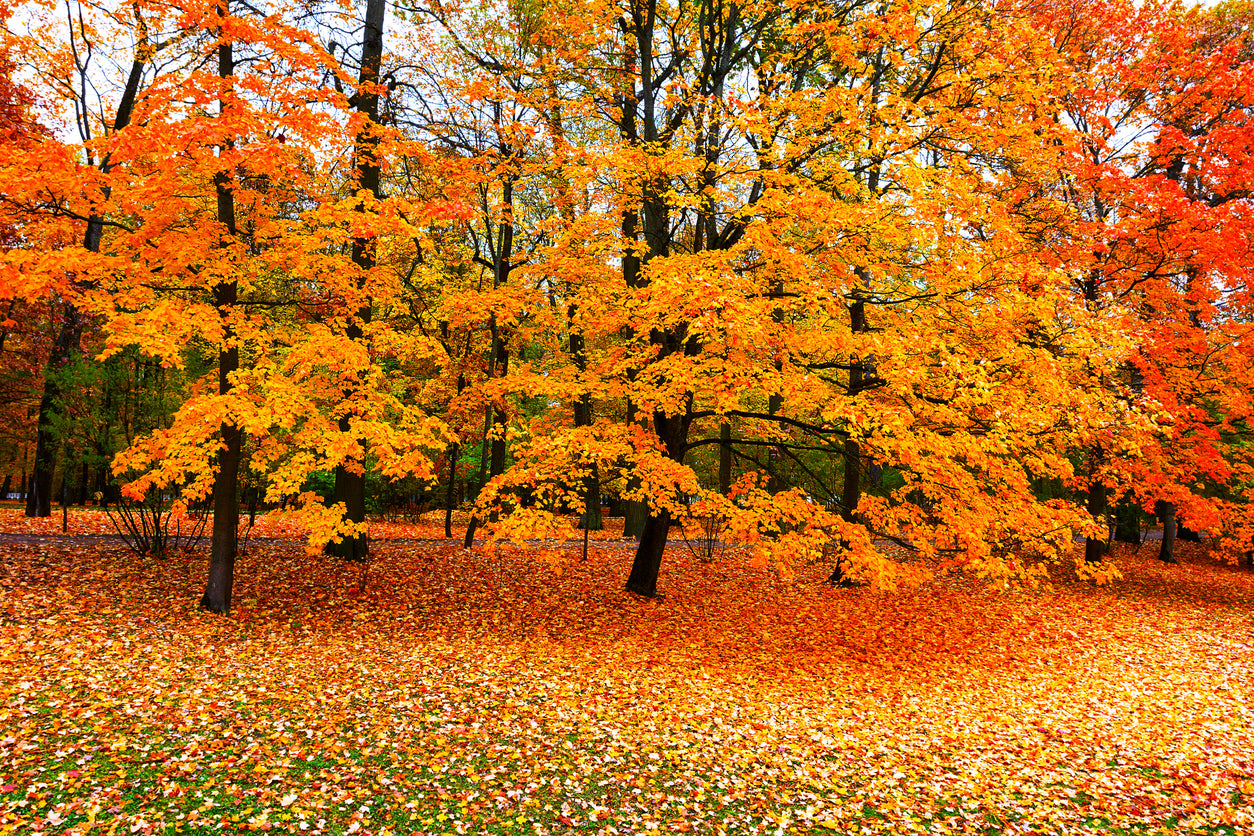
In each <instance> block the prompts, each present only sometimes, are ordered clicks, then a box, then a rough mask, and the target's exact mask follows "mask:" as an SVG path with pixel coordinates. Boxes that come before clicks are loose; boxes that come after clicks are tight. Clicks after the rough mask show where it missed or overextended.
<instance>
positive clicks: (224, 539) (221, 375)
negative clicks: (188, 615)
mask: <svg viewBox="0 0 1254 836" xmlns="http://www.w3.org/2000/svg"><path fill="white" fill-rule="evenodd" d="M227 2H228V0H224V2H223V7H222V11H223V14H224V15H225V14H227V13H229V7H228V5H227ZM234 74H235V58H234V55H233V50H232V45H231V42H230V41H223V42H222V43H221V44H219V45H218V75H219V77H220V78H230V77H231V76H233V75H234ZM219 107H220V110H219V113H221V105H219ZM213 183H214V190H215V191H216V193H217V204H218V223H220V224H222V225H223V226H224V227H225V232H226V234H225V237H226V238H234V237H235V236H236V235H237V234H238V230H237V228H236V224H235V192H234V191H233V187H232V177H231V176H230V175H229V174H228V173H227V172H225V171H219V172H218V173H217V174H216V175H214V178H213ZM223 245H224V246H225V245H226V241H224V242H223ZM238 293H239V287H238V285H237V284H236V283H235V282H234V281H224V282H219V283H218V284H217V285H215V286H214V288H213V305H214V308H216V309H217V312H218V316H220V317H222V318H223V319H224V320H226V325H225V327H224V329H223V347H222V348H221V349H220V350H219V351H218V394H220V395H226V394H228V393H229V392H230V391H231V389H232V386H233V384H232V382H231V375H232V374H233V373H234V372H236V371H237V370H238V369H239V348H238V347H237V346H236V345H234V344H233V342H232V339H233V337H234V329H233V328H232V327H231V325H230V320H229V317H230V316H231V314H232V309H233V308H234V307H235V303H236V302H237V301H238ZM219 432H220V433H221V435H222V449H221V450H220V451H219V452H218V472H217V474H216V476H215V477H214V482H213V538H212V541H211V543H210V547H209V579H208V581H207V582H206V583H205V594H204V595H203V596H201V599H200V606H201V607H203V608H204V609H206V610H209V611H210V612H215V613H220V614H222V615H226V614H227V613H229V612H230V611H231V588H232V587H233V586H234V584H235V550H236V538H237V534H238V527H239V465H240V457H241V454H242V451H243V447H244V443H243V441H244V439H243V433H242V432H241V431H240V429H239V427H237V426H235V425H234V424H233V423H231V422H230V421H229V420H228V421H223V422H222V425H221V427H220V428H219Z"/></svg>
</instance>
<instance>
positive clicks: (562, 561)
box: [0, 540, 1254, 836]
mask: <svg viewBox="0 0 1254 836" xmlns="http://www.w3.org/2000/svg"><path fill="white" fill-rule="evenodd" d="M4 549H5V550H4V554H3V574H2V575H0V591H2V593H3V598H2V600H0V621H2V622H3V623H0V663H2V666H0V729H2V731H0V831H2V832H20V833H32V834H34V833H87V832H99V833H180V832H181V833H202V832H203V833H219V832H220V833H243V832H254V831H259V830H260V831H267V830H278V831H280V832H301V833H361V834H392V833H541V834H544V833H566V832H579V833H603V834H626V833H633V834H636V833H654V832H657V833H662V832H694V833H713V834H721V833H728V834H730V833H780V834H783V833H980V834H984V833H990V834H992V833H1007V834H1009V833H1025V834H1026V833H1068V834H1069V833H1181V832H1195V833H1214V834H1219V833H1224V834H1232V835H1233V836H1235V834H1238V833H1242V832H1249V830H1250V828H1252V827H1254V806H1252V805H1254V762H1252V761H1254V755H1251V753H1252V752H1254V745H1252V744H1254V740H1251V731H1250V719H1251V701H1250V700H1251V683H1252V681H1254V680H1252V679H1251V668H1252V665H1254V662H1252V657H1251V649H1252V646H1254V629H1252V628H1254V621H1252V620H1251V611H1252V608H1251V604H1252V603H1254V577H1252V576H1251V575H1250V574H1249V573H1248V572H1247V571H1243V570H1237V569H1234V568H1232V567H1226V566H1219V565H1213V564H1211V563H1208V562H1207V561H1205V560H1204V559H1202V558H1201V557H1198V559H1196V560H1193V561H1192V562H1186V563H1184V564H1182V565H1180V566H1175V567H1168V566H1163V565H1160V564H1158V563H1157V562H1155V561H1153V560H1151V559H1150V558H1149V557H1148V556H1146V555H1145V554H1141V555H1137V554H1134V553H1132V552H1130V551H1120V552H1117V554H1116V555H1115V557H1114V558H1113V559H1114V560H1115V561H1116V563H1117V564H1118V567H1119V570H1120V572H1122V573H1123V576H1124V577H1123V579H1122V580H1119V581H1117V582H1115V583H1113V584H1111V585H1109V586H1106V587H1095V586H1093V585H1091V584H1088V583H1082V582H1069V583H1067V582H1057V583H1055V584H1054V585H1053V586H1051V587H1046V588H1042V589H1034V590H1018V591H1009V592H1006V591H993V590H990V589H988V588H987V587H986V586H984V585H981V584H979V583H977V582H975V581H971V580H966V579H962V578H950V579H947V580H944V581H937V582H935V583H932V584H930V585H928V586H925V587H922V588H918V589H914V590H908V591H904V592H898V593H883V592H876V591H872V590H868V589H852V590H844V589H834V588H832V587H829V586H827V585H826V584H824V583H822V582H821V581H822V578H823V577H825V571H824V570H823V568H822V567H813V568H812V569H808V570H802V571H799V572H798V573H797V574H796V576H795V577H794V578H792V579H790V580H787V581H785V580H782V579H780V578H778V577H776V576H773V575H771V574H769V573H767V572H764V571H760V570H756V569H753V568H751V567H750V566H749V564H748V561H747V558H746V557H745V556H744V555H741V554H734V553H733V554H731V555H730V556H729V557H728V558H727V559H726V560H725V561H723V562H721V563H717V564H702V563H699V562H696V561H694V560H692V559H690V558H688V557H687V556H686V555H684V554H683V553H682V552H681V551H680V550H673V551H672V552H670V553H669V554H668V559H667V563H666V565H665V566H664V569H663V575H662V579H661V582H660V584H659V588H661V589H663V590H664V591H665V593H666V594H665V597H664V598H662V599H654V600H644V599H638V598H635V597H632V596H630V595H628V594H627V593H624V592H622V591H621V584H622V579H623V577H625V575H626V570H627V568H628V565H629V562H630V550H629V549H627V548H625V547H623V546H615V545H613V544H607V543H600V544H597V545H595V546H594V547H593V548H592V549H591V551H590V555H589V559H588V560H587V561H581V560H580V559H579V554H580V552H579V550H578V549H576V548H571V547H569V546H568V547H565V548H552V549H540V548H520V549H501V550H498V551H495V552H491V553H488V552H485V551H483V550H471V551H463V550H461V549H459V548H456V547H454V546H453V545H450V544H445V543H434V542H416V541H405V540H393V541H379V542H377V543H376V544H375V548H374V559H373V560H372V562H371V563H370V565H369V567H368V569H367V570H366V571H365V572H364V573H363V571H362V569H361V568H360V567H359V566H356V565H346V564H343V563H339V562H336V561H333V560H330V559H328V558H321V557H312V558H311V557H308V556H306V555H305V554H304V550H303V547H302V545H301V544H300V543H299V542H297V541H295V540H286V541H285V540H273V541H258V542H256V543H255V544H253V545H252V546H250V549H249V553H248V554H247V555H246V556H243V557H242V558H241V559H240V563H239V566H238V568H237V582H236V588H235V609H234V612H233V615H232V616H231V617H230V618H229V619H224V618H221V617H217V616H213V615H209V614H205V613H202V612H199V611H198V610H197V609H196V606H195V605H196V600H197V596H196V592H197V591H198V588H199V584H200V583H201V582H202V578H203V575H204V556H203V555H192V556H186V557H172V558H169V559H166V560H164V561H161V560H143V559H139V558H136V557H134V556H133V555H131V554H129V553H127V552H125V551H124V550H122V549H114V548H110V547H108V546H99V545H93V546H92V548H91V549H90V550H86V551H83V550H74V549H72V548H69V547H67V546H66V544H65V543H64V542H59V543H46V544H6V545H5V547H4Z"/></svg>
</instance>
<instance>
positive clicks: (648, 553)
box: [627, 511, 671, 598]
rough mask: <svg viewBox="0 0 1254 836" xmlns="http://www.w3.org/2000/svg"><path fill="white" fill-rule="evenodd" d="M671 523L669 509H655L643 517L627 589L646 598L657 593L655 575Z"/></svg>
mask: <svg viewBox="0 0 1254 836" xmlns="http://www.w3.org/2000/svg"><path fill="white" fill-rule="evenodd" d="M670 524H671V513H670V511H657V512H654V513H651V514H649V515H648V516H647V517H646V518H645V522H644V526H643V528H642V529H641V532H640V545H638V546H637V547H636V557H635V560H633V561H632V563H631V574H630V575H628V576H627V591H628V592H634V593H636V594H637V595H643V596H645V597H646V598H652V597H654V596H655V595H657V576H658V573H659V572H660V571H661V569H662V553H663V552H664V551H666V536H667V534H668V532H669V529H670Z"/></svg>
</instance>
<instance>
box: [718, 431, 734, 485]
mask: <svg viewBox="0 0 1254 836" xmlns="http://www.w3.org/2000/svg"><path fill="white" fill-rule="evenodd" d="M731 466H732V450H731V422H730V421H724V422H723V423H722V424H719V427H718V492H719V493H721V494H722V495H723V496H727V494H729V493H731Z"/></svg>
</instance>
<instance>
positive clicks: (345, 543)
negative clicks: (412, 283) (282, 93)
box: [327, 0, 387, 561]
mask: <svg viewBox="0 0 1254 836" xmlns="http://www.w3.org/2000/svg"><path fill="white" fill-rule="evenodd" d="M386 9H387V2H386V0H366V19H365V28H364V29H363V31H362V36H361V74H360V76H359V77H358V80H359V84H358V90H357V94H356V96H355V97H354V98H355V100H356V109H357V112H358V113H360V114H362V115H364V116H365V117H366V119H365V121H364V122H363V124H362V127H361V129H360V131H359V132H358V133H357V136H356V138H355V139H354V146H355V147H354V149H353V156H354V163H355V164H356V171H357V184H356V185H357V190H358V191H359V192H362V191H364V192H369V193H370V194H371V195H373V196H374V198H375V199H376V200H377V199H379V198H381V197H382V196H383V188H382V184H381V182H380V179H379V158H378V151H379V137H378V134H377V133H376V128H377V126H378V124H379V77H380V70H379V67H380V64H381V63H382V61H383V25H384V20H385V12H386ZM376 247H377V244H376V240H375V238H374V237H361V238H354V239H353V253H352V255H353V264H355V265H357V267H358V268H359V269H360V271H361V275H362V276H364V275H366V274H368V273H369V271H371V270H373V269H374V266H375V252H376ZM359 281H364V279H361V278H359ZM370 317H371V305H370V302H369V301H367V302H366V304H364V305H363V306H362V307H361V308H359V309H358V310H357V311H356V314H355V318H356V321H355V322H353V323H351V324H350V325H349V326H348V328H347V336H348V338H349V339H350V340H353V341H355V342H360V341H361V340H362V338H363V331H362V326H363V325H365V324H367V323H369V322H370ZM339 427H340V431H341V432H349V431H350V430H351V429H352V422H351V420H350V417H349V416H348V415H344V416H341V418H340V421H339ZM361 446H362V448H363V453H362V456H363V458H362V461H361V462H358V463H356V464H359V465H360V468H357V467H354V468H351V469H350V468H349V467H346V466H345V465H343V464H341V465H338V466H336V468H335V501H336V502H342V503H344V518H345V519H346V520H348V521H349V522H351V523H355V524H357V525H359V526H361V525H364V524H365V522H366V462H365V452H364V448H365V445H364V444H362V445H361ZM358 469H360V471H361V472H360V473H358V472H356V471H357V470H358ZM327 551H329V552H330V553H331V554H334V555H337V556H339V557H342V558H344V559H346V560H354V561H365V560H367V559H368V558H369V557H370V542H369V538H368V536H367V535H366V534H365V532H361V533H358V534H353V535H351V536H347V537H344V538H343V539H342V540H341V541H340V542H338V543H328V544H327Z"/></svg>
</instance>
